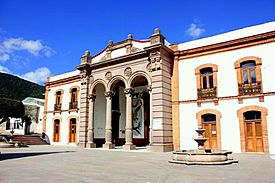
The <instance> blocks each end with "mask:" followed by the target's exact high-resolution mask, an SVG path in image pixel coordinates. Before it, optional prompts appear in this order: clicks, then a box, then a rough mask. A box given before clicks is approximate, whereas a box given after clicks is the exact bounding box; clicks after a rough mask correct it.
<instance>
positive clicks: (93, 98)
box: [88, 93, 96, 102]
mask: <svg viewBox="0 0 275 183" xmlns="http://www.w3.org/2000/svg"><path fill="white" fill-rule="evenodd" d="M95 98H96V95H95V94H94V93H92V94H89V95H88V99H89V100H91V101H92V102H94V101H95Z"/></svg>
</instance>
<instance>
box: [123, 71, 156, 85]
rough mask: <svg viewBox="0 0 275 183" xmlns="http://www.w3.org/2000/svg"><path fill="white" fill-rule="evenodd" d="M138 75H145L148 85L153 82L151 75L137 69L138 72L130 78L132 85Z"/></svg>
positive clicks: (129, 81) (129, 82)
mask: <svg viewBox="0 0 275 183" xmlns="http://www.w3.org/2000/svg"><path fill="white" fill-rule="evenodd" d="M137 76H143V77H145V78H146V79H147V82H148V85H151V84H152V81H151V78H150V76H149V75H148V74H147V73H146V72H144V71H137V72H134V73H133V74H132V75H131V76H130V78H129V79H128V85H129V86H131V84H132V82H133V80H134V79H135V78H136V77H137Z"/></svg>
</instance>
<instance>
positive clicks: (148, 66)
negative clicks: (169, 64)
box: [146, 63, 152, 72]
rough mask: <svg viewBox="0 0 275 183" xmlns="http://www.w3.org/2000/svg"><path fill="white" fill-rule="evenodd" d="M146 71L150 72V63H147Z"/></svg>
mask: <svg viewBox="0 0 275 183" xmlns="http://www.w3.org/2000/svg"><path fill="white" fill-rule="evenodd" d="M146 69H147V71H148V72H152V65H151V63H149V64H148V65H147V66H146Z"/></svg>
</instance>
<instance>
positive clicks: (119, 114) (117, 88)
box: [111, 80, 126, 146]
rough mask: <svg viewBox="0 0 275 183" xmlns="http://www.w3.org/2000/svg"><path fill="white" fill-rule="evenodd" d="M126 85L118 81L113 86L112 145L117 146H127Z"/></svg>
mask: <svg viewBox="0 0 275 183" xmlns="http://www.w3.org/2000/svg"><path fill="white" fill-rule="evenodd" d="M124 90H125V84H124V82H123V81H121V80H118V81H116V82H114V83H113V84H112V87H111V91H112V92H113V97H112V143H113V144H114V145H115V146H122V145H124V144H125V124H126V98H125V93H124Z"/></svg>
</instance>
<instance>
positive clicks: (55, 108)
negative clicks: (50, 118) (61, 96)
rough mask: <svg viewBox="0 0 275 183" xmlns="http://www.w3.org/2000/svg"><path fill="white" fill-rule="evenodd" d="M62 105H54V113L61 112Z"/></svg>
mask: <svg viewBox="0 0 275 183" xmlns="http://www.w3.org/2000/svg"><path fill="white" fill-rule="evenodd" d="M61 106H62V104H54V110H55V111H61Z"/></svg>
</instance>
